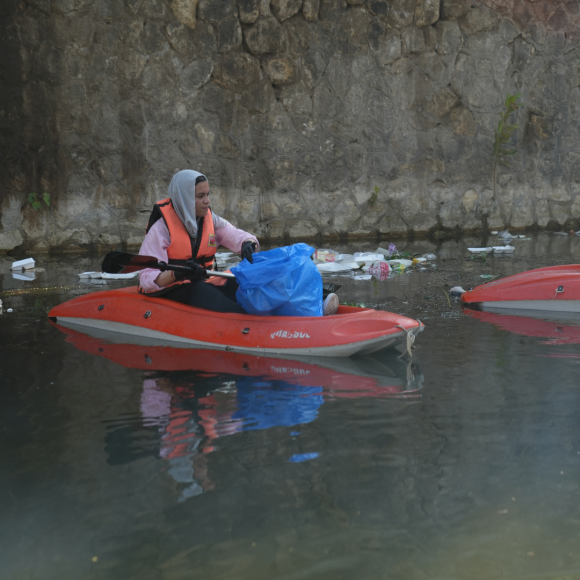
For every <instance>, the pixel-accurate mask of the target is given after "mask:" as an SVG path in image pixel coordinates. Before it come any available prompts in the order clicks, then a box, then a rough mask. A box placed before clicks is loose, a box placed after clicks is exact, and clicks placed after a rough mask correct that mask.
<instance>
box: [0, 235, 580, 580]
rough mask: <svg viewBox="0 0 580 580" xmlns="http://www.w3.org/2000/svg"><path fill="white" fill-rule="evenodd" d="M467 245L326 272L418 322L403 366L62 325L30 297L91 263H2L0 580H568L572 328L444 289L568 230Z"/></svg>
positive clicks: (418, 248)
mask: <svg viewBox="0 0 580 580" xmlns="http://www.w3.org/2000/svg"><path fill="white" fill-rule="evenodd" d="M486 242H487V241H486V240H479V239H476V240H461V241H459V242H455V241H450V242H445V243H444V244H442V245H439V246H435V245H432V244H430V243H428V242H417V243H414V244H410V245H408V247H406V248H404V249H406V250H408V251H412V252H432V253H434V254H436V255H437V260H436V261H435V264H436V266H435V267H432V266H431V264H429V265H428V267H427V268H426V269H425V270H423V271H420V270H418V269H415V270H414V271H413V272H412V273H405V274H400V275H398V276H395V277H393V278H389V279H387V280H385V281H354V280H352V279H351V278H349V277H344V276H343V277H334V278H329V279H328V280H329V281H332V282H333V283H336V284H340V285H342V288H341V289H340V290H339V296H340V298H341V301H342V302H348V303H353V302H355V303H364V304H367V305H371V306H373V307H378V308H384V309H388V310H393V311H396V312H399V313H402V314H405V315H407V316H411V317H413V318H420V319H421V320H422V322H424V323H425V325H426V329H425V331H424V332H423V333H421V334H420V335H419V336H418V337H417V341H416V343H415V347H416V348H415V349H414V350H413V357H412V359H411V360H408V359H400V358H398V356H397V355H398V354H400V353H398V352H396V351H386V352H382V353H378V354H376V355H373V356H372V357H360V358H358V359H357V358H355V359H347V360H344V361H339V362H338V363H333V364H332V365H330V366H328V365H326V366H325V365H324V364H323V363H321V362H320V361H316V360H311V361H306V362H304V361H298V362H297V361H288V360H278V359H268V358H264V357H261V358H257V357H252V356H247V355H236V354H233V353H217V352H211V351H203V350H197V351H196V350H192V351H183V350H180V349H178V348H173V347H170V346H166V347H151V346H140V345H135V344H127V343H126V341H123V340H118V341H117V342H116V343H115V342H111V341H110V340H109V339H106V338H99V337H97V338H95V337H93V338H87V337H86V336H85V335H82V334H78V333H74V332H71V331H67V330H65V329H59V328H57V327H55V326H54V325H53V324H52V323H51V322H50V321H49V320H48V318H47V311H48V309H49V308H50V307H51V306H54V305H56V304H58V303H60V302H63V301H65V300H68V299H70V298H72V297H73V296H76V295H78V294H80V293H83V292H89V291H97V290H102V289H106V288H111V287H116V286H118V283H112V282H111V283H109V284H108V285H106V286H96V285H91V284H85V285H80V284H79V283H78V281H79V278H78V276H77V274H78V273H79V272H83V271H86V270H95V269H99V264H100V258H99V257H75V256H69V257H62V256H61V257H51V258H49V257H37V266H38V270H37V271H36V272H35V279H34V280H31V281H24V280H17V279H14V278H13V277H12V275H11V273H10V271H9V266H10V262H11V261H12V259H13V258H10V257H6V258H0V290H1V291H2V294H0V297H1V298H2V301H3V303H4V311H3V314H2V315H1V316H0V414H1V417H2V421H1V424H0V425H1V427H0V429H1V430H0V433H1V437H0V489H1V490H2V493H1V495H0V514H1V516H0V578H2V579H7V580H13V579H14V580H15V579H27V580H36V579H39V580H41V579H42V580H52V579H58V580H68V579H87V580H88V579H91V580H92V579H95V580H96V579H99V580H100V579H103V580H105V579H107V580H109V579H119V580H128V579H130V578H136V579H137V578H139V579H140V580H148V579H160V580H161V579H162V580H178V579H179V580H181V579H184V580H185V579H198V578H199V579H212V580H218V579H224V580H226V579H227V580H237V579H243V580H245V579H264V580H270V579H277V580H302V579H317V580H319V579H329V580H330V579H332V580H337V579H343V578H344V579H349V580H350V579H352V578H357V579H363V580H366V579H377V580H383V579H385V580H386V579H389V580H424V579H495V578H501V579H504V578H505V579H508V578H509V579H516V578H538V579H540V578H542V579H549V578H550V579H554V580H555V579H556V578H580V487H579V484H580V430H579V428H578V417H579V414H578V411H579V408H580V381H579V379H578V377H579V370H580V367H579V365H580V349H579V347H578V341H579V340H580V339H578V338H577V337H578V336H580V334H579V333H580V328H579V327H578V326H577V325H574V324H568V323H562V322H559V323H553V324H552V323H545V324H543V325H542V324H540V326H539V327H538V329H539V330H538V329H536V330H535V331H534V332H528V333H527V334H526V333H522V332H521V331H518V328H519V327H517V325H515V326H514V325H513V324H512V325H511V326H510V324H509V319H499V320H491V321H487V320H484V319H480V318H477V317H474V316H473V315H470V314H469V313H465V312H463V311H462V309H461V307H460V305H459V304H458V303H457V302H455V301H454V300H453V299H450V298H448V294H447V292H448V290H449V287H450V286H452V285H455V284H459V285H462V286H463V287H464V288H466V289H467V288H468V287H470V286H473V285H475V284H480V283H482V282H483V281H484V279H482V278H481V276H482V275H505V274H511V273H515V272H519V271H523V270H526V269H530V268H534V267H540V266H544V265H553V264H560V263H573V262H577V261H578V256H579V255H580V238H577V237H564V236H558V235H556V234H549V233H545V234H538V235H536V236H533V237H532V239H531V240H529V241H518V242H514V245H516V251H515V253H514V255H513V256H511V257H509V256H508V257H502V258H499V257H498V258H493V257H488V258H487V259H486V260H481V259H470V256H469V253H468V252H467V251H466V248H467V247H468V246H470V245H480V244H482V243H486ZM375 246H376V244H375V245H369V244H367V245H362V244H361V245H358V246H356V247H350V248H346V247H343V248H339V249H340V250H341V251H347V250H350V251H356V250H374V249H375ZM401 249H403V248H401ZM19 257H20V256H19ZM8 308H12V309H13V312H11V313H8V312H7V309H8ZM506 320H507V322H506ZM530 334H531V335H530ZM184 352H185V353H186V354H185V355H184Z"/></svg>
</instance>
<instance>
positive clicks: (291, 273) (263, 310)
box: [231, 244, 330, 316]
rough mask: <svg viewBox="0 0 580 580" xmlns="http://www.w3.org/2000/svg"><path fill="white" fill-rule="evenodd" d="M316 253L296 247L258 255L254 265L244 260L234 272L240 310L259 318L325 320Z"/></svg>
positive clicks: (234, 268) (276, 249)
mask: <svg viewBox="0 0 580 580" xmlns="http://www.w3.org/2000/svg"><path fill="white" fill-rule="evenodd" d="M313 253H314V248H312V247H310V246H308V245H307V244H294V245H292V246H285V247H282V248H275V249H274V250H268V251H267V252H258V253H256V254H254V256H253V259H254V263H253V264H250V263H249V262H248V260H245V259H244V260H242V261H241V262H240V263H239V264H238V265H236V266H234V267H233V268H232V269H231V270H232V273H233V274H235V276H236V278H237V281H238V284H239V288H238V291H237V293H236V299H237V301H238V303H239V304H240V306H242V308H244V309H245V310H246V311H247V312H248V313H249V314H257V315H258V316H268V315H272V316H322V277H321V275H320V272H319V271H318V270H317V268H316V265H315V264H314V262H313V261H312V260H311V259H310V256H311V255H312V254H313ZM320 265H323V264H320ZM329 265H330V264H329Z"/></svg>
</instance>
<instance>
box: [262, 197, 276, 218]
mask: <svg viewBox="0 0 580 580" xmlns="http://www.w3.org/2000/svg"><path fill="white" fill-rule="evenodd" d="M260 212H261V219H265V220H271V219H274V218H279V217H280V210H279V209H278V206H277V205H276V204H275V203H274V202H273V201H270V200H268V201H265V202H263V203H262V204H261V206H260Z"/></svg>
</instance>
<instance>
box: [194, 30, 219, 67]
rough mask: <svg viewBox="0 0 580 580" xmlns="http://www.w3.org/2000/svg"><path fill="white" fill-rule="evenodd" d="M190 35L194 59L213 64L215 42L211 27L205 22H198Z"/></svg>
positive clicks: (215, 48) (215, 56)
mask: <svg viewBox="0 0 580 580" xmlns="http://www.w3.org/2000/svg"><path fill="white" fill-rule="evenodd" d="M192 34H193V44H194V47H195V56H196V58H197V59H198V60H205V61H208V62H210V63H211V64H215V63H216V61H217V40H216V36H215V32H214V29H213V26H212V25H211V24H209V23H207V22H198V23H197V25H196V27H195V30H194V31H193V33H192Z"/></svg>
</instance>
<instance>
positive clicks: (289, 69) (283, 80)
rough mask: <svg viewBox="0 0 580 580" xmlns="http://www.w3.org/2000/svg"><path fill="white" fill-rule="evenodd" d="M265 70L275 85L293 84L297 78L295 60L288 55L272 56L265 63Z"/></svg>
mask: <svg viewBox="0 0 580 580" xmlns="http://www.w3.org/2000/svg"><path fill="white" fill-rule="evenodd" d="M263 67H264V72H265V73H266V75H267V77H268V78H269V79H270V81H272V84H273V85H291V84H293V83H295V82H296V80H297V71H296V67H295V66H294V61H293V60H292V59H290V58H286V57H271V58H269V59H267V60H266V61H265V62H264V63H263Z"/></svg>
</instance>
